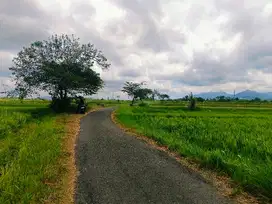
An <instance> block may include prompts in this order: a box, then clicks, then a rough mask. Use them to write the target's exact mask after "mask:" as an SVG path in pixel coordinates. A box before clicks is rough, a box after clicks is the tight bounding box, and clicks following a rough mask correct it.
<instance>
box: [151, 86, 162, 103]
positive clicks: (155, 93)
mask: <svg viewBox="0 0 272 204" xmlns="http://www.w3.org/2000/svg"><path fill="white" fill-rule="evenodd" d="M156 96H157V97H159V96H160V93H159V91H158V90H156V89H154V90H153V91H152V95H151V98H152V100H153V101H155V98H156Z"/></svg>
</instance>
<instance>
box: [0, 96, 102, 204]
mask: <svg viewBox="0 0 272 204" xmlns="http://www.w3.org/2000/svg"><path fill="white" fill-rule="evenodd" d="M49 103H50V102H49V101H45V100H24V101H23V102H22V103H21V101H20V100H17V99H0V203H1V204H2V203H3V204H5V203H7V204H9V203H73V189H74V181H75V177H76V175H75V174H76V170H75V165H74V142H75V139H76V135H77V133H78V130H79V122H80V118H81V117H82V116H83V115H81V114H73V113H69V114H67V113H62V114H55V113H53V112H52V111H51V109H49V108H48V105H49ZM97 107H99V105H97V104H95V103H90V104H88V110H92V109H94V108H97Z"/></svg>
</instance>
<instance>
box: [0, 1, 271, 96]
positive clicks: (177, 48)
mask: <svg viewBox="0 0 272 204" xmlns="http://www.w3.org/2000/svg"><path fill="white" fill-rule="evenodd" d="M55 33H57V34H61V33H67V34H75V35H76V36H78V37H80V39H81V42H82V43H87V42H91V43H93V44H94V45H95V46H96V47H97V48H98V49H100V50H102V51H103V52H104V53H105V55H106V57H107V58H108V59H109V61H110V62H111V64H112V66H111V67H110V69H109V70H108V71H106V72H102V73H101V75H102V78H103V79H104V80H105V82H106V87H105V88H104V89H103V90H102V91H100V92H99V95H98V96H99V97H107V96H110V97H111V95H112V94H115V96H116V95H121V96H122V94H121V93H120V92H119V90H120V89H121V88H122V84H123V83H124V82H125V81H137V82H140V81H146V82H147V84H148V86H149V87H151V88H155V89H158V90H160V91H161V92H165V93H167V94H169V95H170V96H172V97H180V96H184V95H185V94H187V93H188V92H190V91H193V92H194V93H199V92H206V91H226V92H233V90H234V89H235V90H236V91H241V90H244V89H253V90H256V91H272V37H271V33H272V1H271V0H239V1H238V0H46V1H45V0H1V1H0V86H1V87H0V91H1V89H2V90H3V89H4V87H3V84H5V85H7V86H9V87H12V86H13V85H12V82H11V80H10V78H9V76H10V72H9V71H8V67H9V66H10V65H11V63H12V62H11V60H12V58H13V57H14V56H15V55H16V53H17V52H18V51H20V50H21V48H22V47H23V46H27V45H29V44H30V43H31V42H33V41H35V40H44V39H47V38H48V37H49V36H50V35H51V34H55Z"/></svg>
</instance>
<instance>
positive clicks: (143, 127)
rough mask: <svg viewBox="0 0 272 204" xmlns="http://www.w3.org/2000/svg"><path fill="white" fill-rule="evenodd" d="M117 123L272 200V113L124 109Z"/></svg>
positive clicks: (210, 109) (148, 108)
mask: <svg viewBox="0 0 272 204" xmlns="http://www.w3.org/2000/svg"><path fill="white" fill-rule="evenodd" d="M116 118H117V120H118V121H119V122H120V123H122V124H124V125H125V126H127V127H129V128H133V129H135V130H136V131H137V132H139V133H141V134H144V135H146V136H149V137H151V138H152V139H154V140H156V141H157V142H158V143H159V144H161V145H166V146H168V148H169V149H170V150H172V151H175V152H178V153H179V154H180V155H182V156H186V157H188V158H191V159H194V160H197V161H198V162H200V163H201V165H202V166H205V167H208V168H211V169H216V170H218V171H219V172H222V173H227V174H228V175H229V176H230V177H231V178H232V179H233V180H234V181H235V182H237V183H239V185H240V186H241V187H243V188H244V189H245V190H247V191H249V192H251V193H252V194H255V195H260V194H262V195H264V196H266V197H267V199H269V200H270V201H271V199H272V194H271V192H272V109H260V108H247V109H245V108H243V109H238V108H220V107H218V108H201V109H200V110H197V111H188V110H187V109H186V108H184V107H169V106H160V107H157V106H150V107H128V106H120V108H119V109H118V110H117V112H116Z"/></svg>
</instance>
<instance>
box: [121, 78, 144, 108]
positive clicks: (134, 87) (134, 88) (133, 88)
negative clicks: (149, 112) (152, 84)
mask: <svg viewBox="0 0 272 204" xmlns="http://www.w3.org/2000/svg"><path fill="white" fill-rule="evenodd" d="M142 85H143V83H134V82H129V81H127V82H125V84H124V87H123V89H122V92H124V93H127V95H128V96H130V97H132V101H131V105H133V104H134V101H135V100H136V98H137V92H138V91H139V89H140V88H141V86H142Z"/></svg>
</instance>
